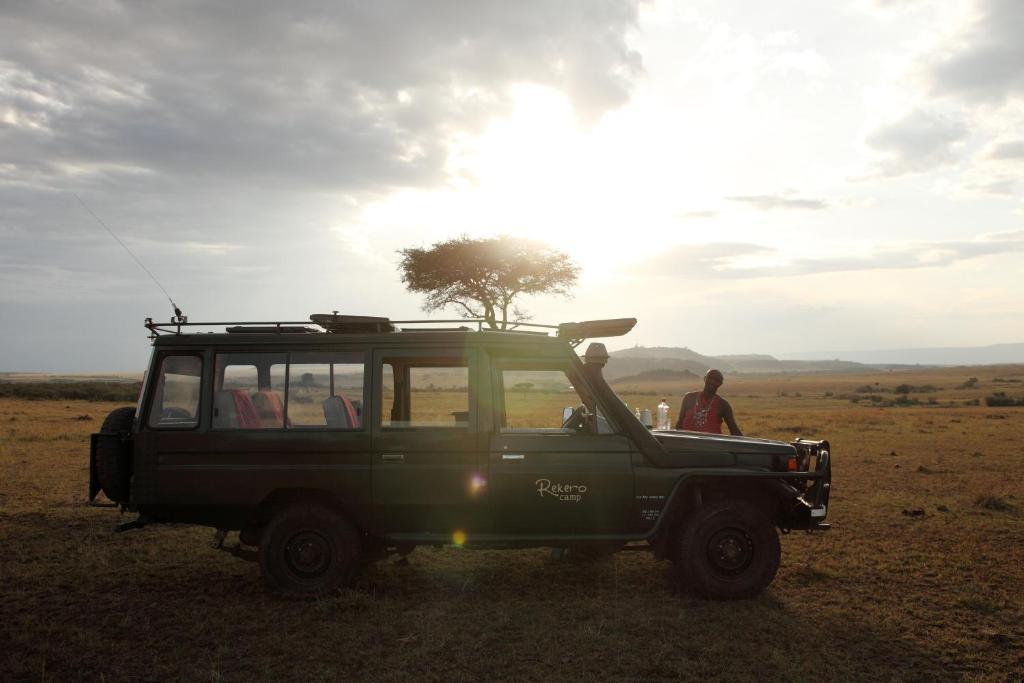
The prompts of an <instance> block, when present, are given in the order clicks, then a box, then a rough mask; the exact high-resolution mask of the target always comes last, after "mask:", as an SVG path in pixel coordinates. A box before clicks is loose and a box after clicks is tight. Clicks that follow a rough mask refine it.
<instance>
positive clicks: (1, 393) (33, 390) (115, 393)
mask: <svg viewBox="0 0 1024 683" xmlns="http://www.w3.org/2000/svg"><path fill="white" fill-rule="evenodd" d="M138 397H139V384H138V383H136V382H0V398H22V399H26V400H29V401H111V402H124V403H134V402H135V400H136V399H137V398H138Z"/></svg>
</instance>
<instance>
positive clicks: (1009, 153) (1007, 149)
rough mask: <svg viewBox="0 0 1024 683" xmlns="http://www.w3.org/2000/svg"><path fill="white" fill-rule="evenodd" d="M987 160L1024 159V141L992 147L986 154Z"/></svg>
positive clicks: (1003, 143) (1013, 141)
mask: <svg viewBox="0 0 1024 683" xmlns="http://www.w3.org/2000/svg"><path fill="white" fill-rule="evenodd" d="M987 156H988V158H989V159H999V160H1014V161H1015V160H1018V159H1024V140H1010V141H1009V142H1000V143H997V144H994V145H992V147H991V148H990V149H989V151H988V154H987Z"/></svg>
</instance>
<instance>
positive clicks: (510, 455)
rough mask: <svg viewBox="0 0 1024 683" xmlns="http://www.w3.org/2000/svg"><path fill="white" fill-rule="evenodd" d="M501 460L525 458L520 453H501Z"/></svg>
mask: <svg viewBox="0 0 1024 683" xmlns="http://www.w3.org/2000/svg"><path fill="white" fill-rule="evenodd" d="M501 459H502V460H526V456H525V455H523V454H522V453H502V454H501Z"/></svg>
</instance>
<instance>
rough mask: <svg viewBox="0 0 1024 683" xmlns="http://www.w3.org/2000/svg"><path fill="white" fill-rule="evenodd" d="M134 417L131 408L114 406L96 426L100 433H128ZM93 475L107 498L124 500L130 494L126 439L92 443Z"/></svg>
mask: <svg viewBox="0 0 1024 683" xmlns="http://www.w3.org/2000/svg"><path fill="white" fill-rule="evenodd" d="M134 420H135V408H132V407H131V406H128V407H125V408H115V409H114V410H112V411H110V414H109V415H107V418H106V419H105V420H103V425H102V426H101V427H100V433H101V434H128V433H130V432H131V430H132V422H133V421H134ZM96 478H97V479H98V480H99V483H100V488H102V489H103V493H105V494H107V498H109V499H110V500H112V501H114V502H115V503H126V502H128V498H129V495H130V493H131V449H130V448H129V447H128V444H127V442H124V441H119V440H114V439H100V440H99V441H98V442H97V443H96Z"/></svg>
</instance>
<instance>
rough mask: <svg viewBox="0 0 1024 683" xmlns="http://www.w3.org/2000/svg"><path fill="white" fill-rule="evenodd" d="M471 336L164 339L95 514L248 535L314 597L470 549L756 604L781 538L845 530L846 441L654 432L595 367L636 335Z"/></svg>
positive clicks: (250, 326) (121, 434) (380, 331)
mask: <svg viewBox="0 0 1024 683" xmlns="http://www.w3.org/2000/svg"><path fill="white" fill-rule="evenodd" d="M441 322H442V323H443V324H450V323H451V322H452V321H441ZM460 322H461V325H460V326H458V327H447V328H439V327H437V325H436V323H435V324H427V323H422V322H420V323H413V322H392V321H389V320H388V319H386V318H367V317H356V316H339V315H337V314H332V315H314V316H312V317H311V322H303V323H284V322H281V323H187V322H184V321H183V320H179V321H176V322H173V323H170V324H159V323H154V322H152V321H147V327H148V328H149V329H150V331H151V332H152V339H153V355H152V360H151V363H150V367H149V370H148V372H147V373H146V380H145V382H144V384H143V389H142V393H141V396H140V398H139V403H138V406H137V407H134V408H132V407H129V408H120V409H117V410H115V411H113V412H112V413H111V414H110V415H109V416H108V417H107V419H106V421H105V422H104V425H103V427H102V429H101V431H100V433H98V434H94V435H93V438H92V448H91V456H90V467H91V474H92V477H91V482H90V491H89V494H90V499H95V497H96V495H97V494H98V493H99V491H100V490H102V491H103V492H104V493H105V494H106V496H107V497H108V498H110V499H111V500H112V501H114V502H115V503H117V504H118V505H120V506H121V507H122V508H123V509H127V510H131V511H136V512H138V513H139V516H138V519H137V520H135V521H133V522H129V523H127V524H124V525H122V527H121V528H122V529H124V528H133V527H138V526H142V525H145V524H151V523H158V522H179V523H181V522H183V523H191V524H199V525H205V526H210V527H213V528H215V529H217V530H218V532H217V537H216V538H217V542H218V544H222V543H223V539H224V535H225V534H226V532H227V531H229V530H237V531H239V539H240V543H241V545H239V546H237V547H235V548H234V551H235V552H236V553H238V554H242V555H244V554H249V555H251V556H254V557H255V556H258V558H259V562H260V565H261V567H262V570H263V573H264V575H265V576H266V578H267V580H268V581H269V583H270V584H271V585H272V586H273V587H275V588H277V589H280V590H282V591H284V592H288V593H297V594H307V595H309V594H314V595H315V594H322V593H325V592H329V591H332V590H334V589H336V588H337V587H338V586H341V585H344V584H345V583H346V582H349V581H350V580H351V579H352V578H353V575H354V573H355V571H356V570H357V569H358V567H359V566H360V564H361V562H362V561H365V560H367V559H374V558H380V557H385V556H387V555H388V554H391V553H397V554H401V555H404V554H407V553H409V552H411V551H412V550H413V549H414V548H415V547H416V546H419V545H449V544H455V545H458V546H463V547H465V548H525V547H536V546H551V547H555V548H568V549H570V552H575V553H578V554H603V553H610V552H615V551H618V550H649V551H653V552H654V553H655V554H656V556H658V557H659V558H667V559H669V560H671V561H672V562H674V563H675V564H676V565H677V568H678V571H677V572H676V575H677V576H678V577H679V580H680V581H681V582H682V584H683V586H684V587H685V588H686V589H688V590H690V591H693V592H695V593H697V594H699V595H704V596H708V597H714V598H741V597H748V596H752V595H756V594H757V593H759V592H760V591H762V590H763V589H764V588H765V587H766V586H767V585H768V584H769V583H771V581H772V579H773V578H774V576H775V573H776V570H777V569H778V566H779V556H780V545H779V535H778V531H779V530H781V531H783V532H786V531H789V530H793V529H806V530H824V529H827V528H828V524H826V523H825V516H826V512H827V505H828V499H829V486H830V478H831V467H830V464H829V447H828V443H827V442H825V441H804V440H797V441H795V442H793V443H784V442H779V441H768V440H763V439H752V438H744V437H730V436H719V435H711V434H698V433H694V432H684V431H653V432H652V431H651V430H649V429H647V428H646V427H644V426H643V425H642V424H641V423H640V422H639V421H638V420H637V419H636V417H634V415H633V413H632V412H631V411H630V410H629V408H627V407H626V405H625V404H624V403H623V402H622V401H621V400H620V399H619V398H618V397H617V396H616V395H615V393H614V392H613V391H612V389H611V388H610V387H609V386H608V384H607V383H606V382H605V380H604V378H603V377H602V368H603V367H604V365H605V363H606V361H607V360H608V354H607V352H606V351H605V347H604V345H603V344H600V343H591V344H590V345H589V347H588V348H587V350H586V353H585V354H584V355H583V356H582V357H580V356H579V355H577V353H576V351H575V348H576V347H577V346H578V345H579V344H580V343H581V342H583V341H584V340H585V339H590V338H600V337H609V336H618V335H622V334H625V333H627V332H628V331H629V330H630V329H632V327H633V325H634V324H635V323H636V321H635V320H634V319H621V320H600V321H590V322H582V323H565V324H562V325H558V326H540V325H531V326H528V327H525V328H522V327H521V328H519V329H517V330H514V331H490V330H483V329H481V326H480V324H479V323H478V322H472V321H469V322H463V321H460ZM469 325H471V326H469ZM204 326H205V329H207V330H208V329H210V328H211V327H216V328H218V329H219V330H221V331H218V332H206V331H203V329H204ZM224 328H226V330H225V329H224ZM524 329H525V330H530V331H523V330H524ZM245 546H250V547H258V551H255V550H246V548H245Z"/></svg>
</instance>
